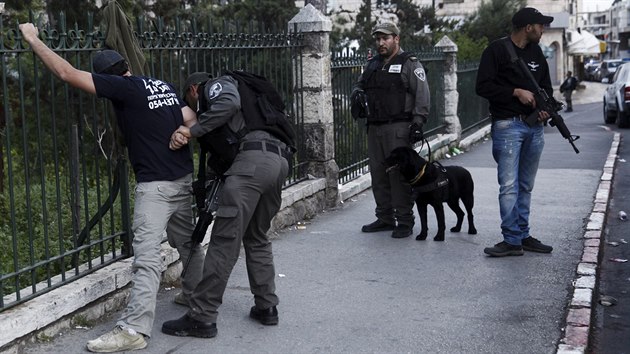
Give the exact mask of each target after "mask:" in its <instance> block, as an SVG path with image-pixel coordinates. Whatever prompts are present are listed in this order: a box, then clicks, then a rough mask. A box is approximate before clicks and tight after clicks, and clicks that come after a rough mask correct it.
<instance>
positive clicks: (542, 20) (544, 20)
mask: <svg viewBox="0 0 630 354" xmlns="http://www.w3.org/2000/svg"><path fill="white" fill-rule="evenodd" d="M551 22H553V17H551V16H545V15H543V14H542V13H540V11H538V10H536V9H535V8H533V7H524V8H522V9H520V10H518V11H517V12H516V13H515V14H514V16H512V24H513V25H514V26H515V27H518V28H520V27H525V26H527V25H533V24H541V25H548V24H550V23H551Z"/></svg>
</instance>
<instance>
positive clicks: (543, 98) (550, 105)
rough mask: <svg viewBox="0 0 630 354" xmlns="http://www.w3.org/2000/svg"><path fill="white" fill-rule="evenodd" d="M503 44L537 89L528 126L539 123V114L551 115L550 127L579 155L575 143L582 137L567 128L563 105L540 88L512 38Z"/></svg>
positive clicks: (513, 60)
mask: <svg viewBox="0 0 630 354" xmlns="http://www.w3.org/2000/svg"><path fill="white" fill-rule="evenodd" d="M503 43H505V48H506V49H507V51H508V53H509V54H510V60H511V61H512V63H518V65H519V67H520V68H521V70H522V71H523V74H525V76H527V78H528V79H529V81H531V83H532V84H533V85H534V87H535V89H536V92H534V97H535V98H536V110H535V111H534V113H532V114H530V115H529V116H528V117H527V119H526V120H525V121H526V122H527V124H529V125H530V126H533V125H534V124H536V123H537V121H538V112H540V111H545V112H547V113H549V116H550V117H551V119H550V121H549V125H551V126H552V127H556V128H558V130H559V131H560V134H561V135H562V137H563V138H565V139H567V140H569V144H571V146H572V147H573V150H574V151H575V153H576V154H579V153H580V150H578V149H577V147H575V144H574V143H573V142H574V141H576V140H578V139H579V138H580V136H579V135H572V134H571V132H570V131H569V128H567V126H566V124H564V119H563V118H562V116H560V115H559V114H558V111H560V110H561V109H562V104H560V103H558V101H556V100H555V99H554V98H553V97H550V96H549V95H548V94H547V91H545V90H543V89H542V88H540V86H539V85H538V82H537V81H536V79H535V78H534V75H532V73H531V72H530V71H529V69H528V68H527V65H526V64H525V62H524V61H523V59H521V58H520V57H519V56H518V55H516V51H515V50H514V45H513V44H512V40H511V39H510V37H506V38H504V41H503Z"/></svg>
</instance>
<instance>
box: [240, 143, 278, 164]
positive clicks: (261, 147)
mask: <svg viewBox="0 0 630 354" xmlns="http://www.w3.org/2000/svg"><path fill="white" fill-rule="evenodd" d="M240 150H241V151H249V150H257V151H268V152H272V153H274V154H277V155H280V156H282V157H284V158H285V159H287V160H289V158H290V153H289V152H288V151H287V149H283V148H281V147H280V146H278V145H276V144H274V143H270V142H268V141H244V142H242V143H241V149H240Z"/></svg>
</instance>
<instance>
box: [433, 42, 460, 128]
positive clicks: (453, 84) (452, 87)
mask: <svg viewBox="0 0 630 354" xmlns="http://www.w3.org/2000/svg"><path fill="white" fill-rule="evenodd" d="M435 47H436V48H439V49H441V50H442V52H443V53H444V82H443V83H444V123H446V132H447V133H448V134H455V135H457V140H459V139H460V138H461V135H462V125H461V123H460V122H459V117H458V116H457V105H458V101H459V93H458V92H457V44H455V43H454V42H453V41H452V40H451V39H450V38H448V36H444V37H442V39H440V41H439V42H438V43H437V44H436V45H435Z"/></svg>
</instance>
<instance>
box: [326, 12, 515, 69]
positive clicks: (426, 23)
mask: <svg viewBox="0 0 630 354" xmlns="http://www.w3.org/2000/svg"><path fill="white" fill-rule="evenodd" d="M385 3H386V4H385ZM526 3H527V1H526V0H489V1H485V2H483V3H482V4H481V6H480V7H479V9H478V11H477V12H475V13H474V14H473V15H471V16H469V17H468V18H466V19H465V20H464V21H463V23H458V21H457V20H453V19H448V18H442V17H438V16H437V15H436V12H435V9H434V8H433V7H432V6H419V5H417V4H415V2H414V1H413V0H387V1H386V0H363V3H362V5H361V8H360V9H359V11H358V13H356V15H353V14H351V13H349V12H347V11H340V10H337V11H332V13H331V17H332V18H333V24H334V26H333V33H332V36H331V43H332V47H333V49H339V48H341V47H343V46H345V45H347V44H348V43H349V42H350V41H352V40H356V41H357V42H358V45H359V48H360V51H366V50H367V49H368V48H371V47H373V46H374V39H373V38H372V35H371V28H372V27H373V26H374V25H375V24H376V22H377V20H380V18H377V16H378V14H389V15H391V16H392V17H394V18H396V19H397V24H398V27H399V28H400V42H401V46H402V47H403V48H406V49H408V50H410V49H419V48H427V47H430V46H432V45H435V44H436V43H437V41H439V40H440V39H441V38H442V37H443V36H444V35H448V36H449V38H451V39H452V40H453V41H454V42H455V43H456V44H457V46H458V48H459V53H458V57H459V58H460V59H462V60H478V59H479V58H480V57H481V53H482V51H483V49H484V48H485V47H486V46H487V44H488V43H489V42H490V41H492V40H495V39H497V38H500V37H503V36H506V35H508V34H509V33H510V30H511V19H512V16H513V14H514V13H515V12H516V11H518V9H520V8H522V7H524V6H526ZM383 5H388V6H383ZM352 23H354V26H352Z"/></svg>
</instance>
